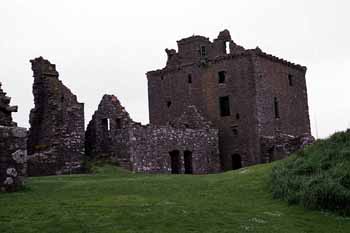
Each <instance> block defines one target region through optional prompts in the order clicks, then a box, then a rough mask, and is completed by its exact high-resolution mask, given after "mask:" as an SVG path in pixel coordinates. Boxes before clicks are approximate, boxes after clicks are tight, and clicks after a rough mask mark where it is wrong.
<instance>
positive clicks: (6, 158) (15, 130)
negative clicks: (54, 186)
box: [0, 83, 27, 191]
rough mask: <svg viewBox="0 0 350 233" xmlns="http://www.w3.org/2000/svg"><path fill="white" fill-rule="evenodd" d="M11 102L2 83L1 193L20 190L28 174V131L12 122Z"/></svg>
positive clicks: (0, 116) (0, 120)
mask: <svg viewBox="0 0 350 233" xmlns="http://www.w3.org/2000/svg"><path fill="white" fill-rule="evenodd" d="M10 101H11V98H10V97H8V96H6V93H5V92H3V90H2V89H1V83H0V191H16V190H18V189H20V188H21V187H22V186H23V182H24V177H25V176H26V172H27V171H26V165H27V163H26V162H27V149H26V147H27V145H26V140H27V130H26V129H25V128H20V127H17V124H16V123H15V122H13V121H12V116H11V113H12V112H16V111H17V106H10Z"/></svg>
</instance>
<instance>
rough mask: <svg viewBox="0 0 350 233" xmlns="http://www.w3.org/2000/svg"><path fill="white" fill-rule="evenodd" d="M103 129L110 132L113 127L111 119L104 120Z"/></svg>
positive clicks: (102, 122) (102, 121)
mask: <svg viewBox="0 0 350 233" xmlns="http://www.w3.org/2000/svg"><path fill="white" fill-rule="evenodd" d="M101 127H102V130H103V131H104V132H107V131H110V129H111V125H110V120H109V118H104V119H102V120H101Z"/></svg>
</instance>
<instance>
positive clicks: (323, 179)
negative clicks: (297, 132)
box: [271, 130, 350, 232]
mask: <svg viewBox="0 0 350 233" xmlns="http://www.w3.org/2000/svg"><path fill="white" fill-rule="evenodd" d="M271 177H272V180H273V182H272V190H273V195H274V197H277V198H281V199H283V200H286V201H288V202H289V203H290V204H294V203H295V204H302V205H303V206H305V207H307V208H310V209H326V210H332V211H334V212H338V213H339V214H341V215H347V216H350V130H348V131H347V132H338V133H335V134H334V135H332V136H331V137H330V138H327V139H324V140H318V141H317V142H316V143H314V144H313V145H311V146H309V147H307V148H306V149H305V150H303V151H300V152H298V153H296V154H295V155H293V156H291V157H290V158H289V159H287V160H284V161H281V162H278V163H276V165H275V166H274V167H273V169H272V176H271ZM349 232H350V231H349Z"/></svg>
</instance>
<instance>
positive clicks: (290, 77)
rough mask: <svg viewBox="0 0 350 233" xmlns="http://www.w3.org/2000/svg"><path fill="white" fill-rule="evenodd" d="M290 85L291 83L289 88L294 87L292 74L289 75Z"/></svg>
mask: <svg viewBox="0 0 350 233" xmlns="http://www.w3.org/2000/svg"><path fill="white" fill-rule="evenodd" d="M288 83H289V86H291V87H292V86H293V75H291V74H288Z"/></svg>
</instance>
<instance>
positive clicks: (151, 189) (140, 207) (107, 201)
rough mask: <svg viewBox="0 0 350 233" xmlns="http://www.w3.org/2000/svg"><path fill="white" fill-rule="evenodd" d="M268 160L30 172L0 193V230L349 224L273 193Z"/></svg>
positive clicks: (349, 228)
mask: <svg viewBox="0 0 350 233" xmlns="http://www.w3.org/2000/svg"><path fill="white" fill-rule="evenodd" d="M270 171H271V164H267V165H259V166H254V167H250V168H247V169H241V170H237V171H232V172H226V173H223V174H216V175H207V176H190V175H141V174H131V173H128V172H126V171H122V170H119V169H116V168H113V167H104V168H101V169H99V171H98V172H97V174H95V175H72V176H52V177H38V178H30V179H29V181H28V183H27V189H26V190H25V191H22V192H18V193H11V194H0V232H1V233H17V232H25V233H30V232H40V233H45V232H48V233H56V232H57V233H65V232H67V233H74V232H84V233H87V232H91V233H92V232H93V233H97V232H101V233H102V232H103V233H109V232H123V233H131V232H133V233H136V232H149V233H151V232H152V233H155V232H159V233H164V232H174V233H175V232H176V233H180V232H181V233H183V232H201V233H203V232H220V233H224V232H266V233H273V232H276V233H277V232H281V233H291V232H295V233H302V232H304V233H309V232H310V233H311V232H317V233H320V232H325V233H336V232H340V233H341V232H344V233H346V232H350V218H344V217H340V216H336V215H333V214H330V213H327V212H317V211H307V210H305V209H304V208H303V207H299V206H288V204H286V203H285V202H283V201H278V200H273V199H272V198H271V193H270V192H269V188H268V187H267V185H266V184H267V183H268V182H267V181H268V179H269V175H270Z"/></svg>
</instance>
